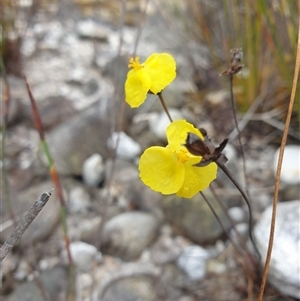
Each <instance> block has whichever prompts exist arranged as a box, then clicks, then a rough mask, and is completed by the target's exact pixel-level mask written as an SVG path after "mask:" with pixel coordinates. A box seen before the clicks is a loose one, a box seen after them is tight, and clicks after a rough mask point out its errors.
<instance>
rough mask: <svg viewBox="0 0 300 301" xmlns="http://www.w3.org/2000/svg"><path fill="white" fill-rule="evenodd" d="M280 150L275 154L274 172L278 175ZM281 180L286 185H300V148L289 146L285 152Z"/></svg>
mask: <svg viewBox="0 0 300 301" xmlns="http://www.w3.org/2000/svg"><path fill="white" fill-rule="evenodd" d="M278 157H279V149H278V150H277V151H276V152H275V154H274V161H273V170H274V175H275V174H276V169H277V164H278ZM280 179H281V181H282V182H284V183H286V184H299V182H300V146H298V145H287V146H286V147H285V150H284V157H283V162H282V169H281V176H280Z"/></svg>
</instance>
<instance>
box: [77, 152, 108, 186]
mask: <svg viewBox="0 0 300 301" xmlns="http://www.w3.org/2000/svg"><path fill="white" fill-rule="evenodd" d="M82 178H83V181H84V182H85V184H86V185H88V186H91V187H97V186H99V184H100V183H102V182H103V181H104V178H105V166H104V164H103V159H102V156H101V155H100V154H93V155H91V156H90V157H88V158H87V159H86V160H85V161H84V163H83V166H82Z"/></svg>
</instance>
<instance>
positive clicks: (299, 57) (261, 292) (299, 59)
mask: <svg viewBox="0 0 300 301" xmlns="http://www.w3.org/2000/svg"><path fill="white" fill-rule="evenodd" d="M299 70H300V23H299V27H298V46H297V54H296V63H295V72H294V79H293V86H292V93H291V98H290V103H289V108H288V112H287V117H286V122H285V128H284V131H283V136H282V141H281V146H280V152H279V158H278V165H277V171H276V179H275V189H274V198H273V211H272V221H271V228H270V237H269V245H268V251H267V257H266V262H265V267H264V271H263V277H262V282H261V286H260V290H259V296H258V299H257V300H258V301H262V299H263V295H264V289H265V285H266V281H267V275H268V271H269V266H270V261H271V255H272V247H273V242H274V234H275V224H276V208H277V202H278V192H279V184H280V174H281V166H282V161H283V155H284V148H285V145H286V141H287V136H288V131H289V126H290V122H291V117H292V112H293V106H294V102H295V96H296V91H297V83H298V76H299Z"/></svg>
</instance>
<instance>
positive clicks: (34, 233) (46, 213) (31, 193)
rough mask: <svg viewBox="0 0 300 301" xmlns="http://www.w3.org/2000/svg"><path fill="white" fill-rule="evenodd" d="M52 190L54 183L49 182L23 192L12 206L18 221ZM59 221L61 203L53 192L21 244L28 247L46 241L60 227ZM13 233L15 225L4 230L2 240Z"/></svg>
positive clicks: (24, 235) (23, 236)
mask: <svg viewBox="0 0 300 301" xmlns="http://www.w3.org/2000/svg"><path fill="white" fill-rule="evenodd" d="M52 188H53V183H52V182H51V181H47V182H43V183H41V184H38V185H35V186H32V187H31V188H29V189H27V190H25V191H22V192H21V193H20V194H19V195H18V196H17V197H16V199H15V201H14V202H13V204H12V206H13V208H14V214H15V216H16V217H17V218H18V219H21V217H22V216H23V215H24V214H25V213H26V212H27V211H28V210H29V209H30V208H31V207H32V205H33V204H34V202H35V201H37V200H38V198H39V197H40V196H41V194H42V193H43V192H46V191H49V190H50V189H52ZM3 220H4V221H5V220H9V216H7V217H5V218H4V219H3ZM59 220H60V202H59V199H58V196H57V194H56V192H55V191H53V192H52V195H51V197H50V199H49V201H48V203H47V204H46V205H45V206H44V208H43V209H42V210H41V212H40V213H39V214H38V216H37V217H36V218H35V219H34V221H33V222H32V223H31V224H30V226H29V227H28V228H27V230H26V231H25V233H24V234H23V235H22V240H21V243H22V244H24V245H27V244H31V243H35V242H38V241H40V240H43V239H45V238H46V237H48V236H49V235H50V234H51V233H52V232H53V230H54V228H55V227H56V226H57V225H58V223H59ZM12 231H13V225H11V227H8V228H6V229H4V231H3V232H2V235H1V236H2V237H1V238H2V239H3V240H6V239H7V238H8V237H9V235H10V234H11V232H12Z"/></svg>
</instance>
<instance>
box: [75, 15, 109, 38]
mask: <svg viewBox="0 0 300 301" xmlns="http://www.w3.org/2000/svg"><path fill="white" fill-rule="evenodd" d="M76 32H77V34H78V35H79V37H81V38H85V39H93V40H98V41H101V42H107V40H108V35H109V30H108V27H107V26H102V25H101V24H99V23H97V22H95V21H94V20H92V19H87V20H82V21H79V22H78V23H77V26H76Z"/></svg>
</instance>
